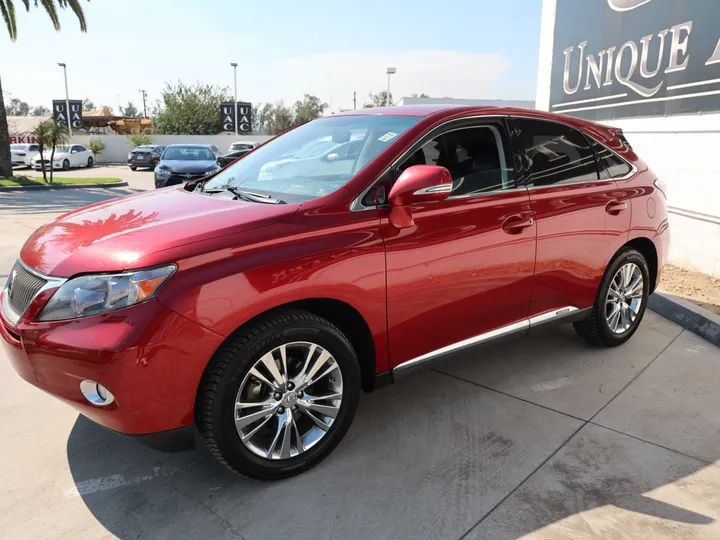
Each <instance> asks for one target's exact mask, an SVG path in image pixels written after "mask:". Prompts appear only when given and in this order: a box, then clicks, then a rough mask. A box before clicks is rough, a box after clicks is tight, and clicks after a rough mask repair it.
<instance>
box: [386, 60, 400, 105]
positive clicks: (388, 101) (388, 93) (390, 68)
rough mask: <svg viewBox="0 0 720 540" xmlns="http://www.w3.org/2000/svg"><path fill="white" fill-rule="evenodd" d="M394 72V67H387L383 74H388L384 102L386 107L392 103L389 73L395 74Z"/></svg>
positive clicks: (395, 70) (395, 71)
mask: <svg viewBox="0 0 720 540" xmlns="http://www.w3.org/2000/svg"><path fill="white" fill-rule="evenodd" d="M395 73H397V69H395V68H394V67H389V68H387V71H386V72H385V74H386V75H387V76H388V89H387V96H385V97H386V100H385V103H386V104H387V106H388V107H389V106H390V105H392V103H390V75H395Z"/></svg>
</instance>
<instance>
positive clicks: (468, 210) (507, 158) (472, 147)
mask: <svg viewBox="0 0 720 540" xmlns="http://www.w3.org/2000/svg"><path fill="white" fill-rule="evenodd" d="M506 127H507V124H506V118H504V117H500V118H488V119H474V120H470V121H468V120H464V121H461V122H458V123H455V124H451V125H448V126H446V127H445V128H444V129H443V130H441V131H439V132H436V133H435V134H431V135H428V136H427V137H426V138H425V139H424V140H423V141H420V142H419V143H418V144H417V145H416V146H415V147H414V148H412V149H410V151H409V152H408V154H407V157H406V158H405V159H404V160H403V161H401V162H400V163H399V164H398V166H397V168H396V169H394V170H392V171H391V172H390V176H391V179H393V178H395V179H396V178H397V177H398V176H399V174H400V173H401V172H402V171H403V170H405V169H406V168H408V167H410V166H413V165H422V164H424V165H440V166H444V167H446V168H447V169H448V170H449V171H450V173H451V174H452V177H453V191H452V193H451V195H450V197H449V198H448V199H447V200H445V201H442V202H434V203H428V204H424V205H414V206H413V209H412V212H413V219H414V221H415V225H414V226H413V227H410V228H407V229H402V230H398V229H396V228H394V227H393V226H392V225H391V224H390V223H389V221H388V219H387V217H386V216H384V217H383V219H382V231H383V237H384V241H385V248H386V261H387V314H388V315H387V316H388V335H389V344H390V354H391V364H392V366H393V367H397V366H398V365H401V364H405V366H403V367H409V366H410V365H413V364H415V365H416V364H417V363H421V362H423V361H424V360H430V359H432V358H437V357H439V356H442V355H444V354H445V353H444V352H442V351H440V349H443V348H447V349H446V351H451V350H456V349H458V348H463V347H464V346H465V345H463V342H464V341H465V340H471V341H473V339H474V338H477V337H481V336H482V335H483V334H486V333H488V332H491V331H493V330H498V329H502V330H501V331H502V332H504V331H506V330H508V331H509V330H510V329H509V328H507V327H509V326H511V325H514V323H518V324H519V325H522V324H523V321H524V320H525V319H526V317H527V313H528V304H529V301H530V295H531V291H532V280H533V265H534V262H535V225H534V222H533V219H532V218H533V214H532V211H531V209H530V199H529V195H528V192H527V190H526V189H525V188H524V187H518V186H517V185H516V184H515V178H514V171H513V169H512V161H511V154H510V152H509V144H508V138H507V129H506ZM391 183H392V182H391V181H389V180H388V185H387V186H381V188H382V187H385V188H386V189H387V190H388V191H386V192H389V188H390V184H391ZM515 326H518V325H515ZM473 342H474V341H473Z"/></svg>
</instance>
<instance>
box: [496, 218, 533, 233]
mask: <svg viewBox="0 0 720 540" xmlns="http://www.w3.org/2000/svg"><path fill="white" fill-rule="evenodd" d="M533 223H535V220H534V219H533V218H523V217H522V216H510V217H509V218H507V219H506V220H505V221H503V224H502V229H503V231H505V232H506V233H508V234H518V233H519V232H521V231H522V230H523V229H526V228H528V227H530V226H532V224H533Z"/></svg>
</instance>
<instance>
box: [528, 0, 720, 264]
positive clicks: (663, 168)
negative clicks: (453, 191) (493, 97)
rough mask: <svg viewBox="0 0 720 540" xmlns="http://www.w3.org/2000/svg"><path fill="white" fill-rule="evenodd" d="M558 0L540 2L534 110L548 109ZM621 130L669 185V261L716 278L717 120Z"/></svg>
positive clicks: (631, 121) (697, 118) (627, 125)
mask: <svg viewBox="0 0 720 540" xmlns="http://www.w3.org/2000/svg"><path fill="white" fill-rule="evenodd" d="M556 5H557V3H556V0H543V9H542V19H541V20H542V22H541V24H542V27H541V31H540V53H539V60H540V61H539V69H538V85H537V93H536V100H535V103H536V106H537V108H538V109H539V110H544V111H547V110H548V109H549V105H550V72H551V66H552V57H553V35H554V27H555V10H556ZM604 123H606V124H608V125H612V126H616V127H619V128H621V129H622V130H623V132H624V133H625V135H626V137H627V139H628V141H629V142H630V144H631V145H632V146H633V148H634V149H635V151H636V152H637V153H638V155H639V156H641V157H642V159H643V160H644V161H645V162H646V163H647V164H648V166H649V167H650V168H651V169H652V170H653V172H654V173H656V174H657V176H658V177H659V178H660V179H661V180H663V181H664V182H665V183H666V184H667V185H668V191H669V193H668V205H669V212H670V228H671V238H672V244H671V248H670V260H671V261H672V262H674V263H676V264H678V265H681V266H685V267H689V268H694V269H697V270H700V271H702V272H705V273H708V274H714V275H716V276H719V277H720V159H717V157H716V156H717V155H718V154H720V114H703V115H693V116H671V117H654V118H626V119H621V120H613V121H606V122H604Z"/></svg>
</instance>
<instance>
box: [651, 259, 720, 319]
mask: <svg viewBox="0 0 720 540" xmlns="http://www.w3.org/2000/svg"><path fill="white" fill-rule="evenodd" d="M658 290H659V291H660V292H666V293H670V294H674V295H676V296H681V297H683V298H685V299H686V300H689V301H690V302H693V303H695V304H697V305H699V306H701V307H704V308H705V309H707V310H709V311H712V312H713V313H717V314H718V315H720V279H718V278H716V277H713V276H709V275H708V274H703V273H702V272H696V271H694V270H687V269H686V268H680V267H679V266H675V265H672V264H666V265H665V267H664V268H663V273H662V278H661V280H660V287H658Z"/></svg>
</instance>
